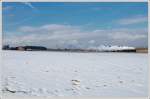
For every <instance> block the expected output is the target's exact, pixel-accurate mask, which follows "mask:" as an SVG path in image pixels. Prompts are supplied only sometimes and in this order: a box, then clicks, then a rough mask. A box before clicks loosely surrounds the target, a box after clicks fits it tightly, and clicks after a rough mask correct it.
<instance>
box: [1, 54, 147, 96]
mask: <svg viewBox="0 0 150 99" xmlns="http://www.w3.org/2000/svg"><path fill="white" fill-rule="evenodd" d="M2 59H3V66H2V72H3V75H2V84H3V94H12V95H17V96H18V95H21V96H25V95H27V96H147V95H148V54H146V53H145V54H140V53H71V52H44V51H43V52H40V51H3V53H2Z"/></svg>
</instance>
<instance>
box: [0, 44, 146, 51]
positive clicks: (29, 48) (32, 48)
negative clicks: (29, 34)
mask: <svg viewBox="0 0 150 99" xmlns="http://www.w3.org/2000/svg"><path fill="white" fill-rule="evenodd" d="M2 49H3V50H18V51H64V52H138V53H148V48H135V49H122V50H119V49H116V50H98V49H69V48H62V49H61V48H57V49H56V48H55V49H54V48H46V47H44V46H17V47H10V46H9V45H4V46H3V48H2Z"/></svg>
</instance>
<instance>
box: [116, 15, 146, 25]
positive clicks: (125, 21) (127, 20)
mask: <svg viewBox="0 0 150 99" xmlns="http://www.w3.org/2000/svg"><path fill="white" fill-rule="evenodd" d="M143 22H148V18H147V17H146V16H135V17H130V18H125V19H120V20H118V22H117V23H119V24H121V25H130V24H139V23H143Z"/></svg>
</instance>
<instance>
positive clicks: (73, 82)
mask: <svg viewBox="0 0 150 99" xmlns="http://www.w3.org/2000/svg"><path fill="white" fill-rule="evenodd" d="M71 81H72V84H73V85H80V81H79V80H71Z"/></svg>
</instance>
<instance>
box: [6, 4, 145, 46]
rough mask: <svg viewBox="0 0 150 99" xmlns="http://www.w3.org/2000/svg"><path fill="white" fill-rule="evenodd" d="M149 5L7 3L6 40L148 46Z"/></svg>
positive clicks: (74, 44)
mask: <svg viewBox="0 0 150 99" xmlns="http://www.w3.org/2000/svg"><path fill="white" fill-rule="evenodd" d="M147 6H148V5H147V3H146V2H139V3H138V2H126V3H123V2H122V3H119V2H118V3H117V2H109V3H106V2H99V3H90V2H89V3H79V2H78V3H65V2H61V3H58V2H57V3H55V2H53V3H52V2H51V3H50V2H22V3H19V2H17V3H15V2H4V3H3V43H4V44H10V45H14V46H18V45H44V46H47V47H52V48H54V47H77V48H78V47H86V48H87V47H98V46H100V45H121V46H134V47H147V46H148V44H147V43H148V36H147V35H148V19H147V18H148V7H147Z"/></svg>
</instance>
